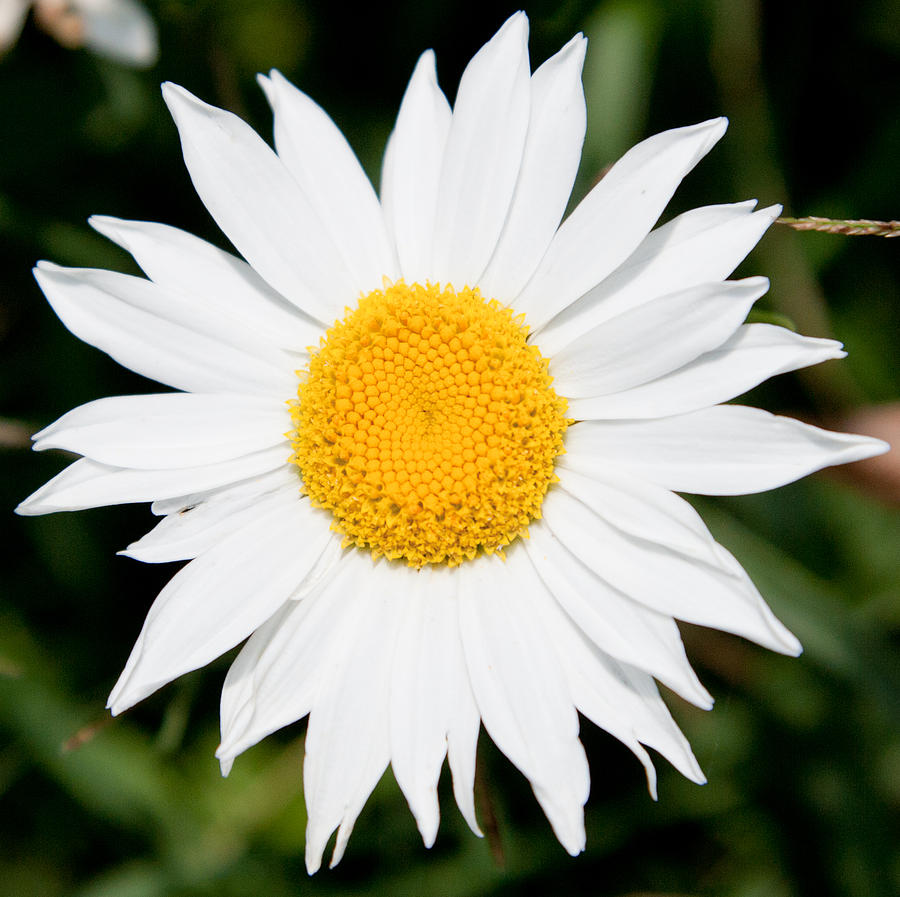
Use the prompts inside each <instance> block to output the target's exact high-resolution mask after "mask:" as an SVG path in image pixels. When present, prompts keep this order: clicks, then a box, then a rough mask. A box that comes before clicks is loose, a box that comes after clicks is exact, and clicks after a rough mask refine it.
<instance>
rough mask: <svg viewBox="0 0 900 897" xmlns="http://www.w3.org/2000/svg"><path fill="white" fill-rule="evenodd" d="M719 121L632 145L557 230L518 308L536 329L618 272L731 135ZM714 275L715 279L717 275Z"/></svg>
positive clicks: (720, 120) (659, 135) (717, 119)
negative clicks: (687, 180) (688, 179)
mask: <svg viewBox="0 0 900 897" xmlns="http://www.w3.org/2000/svg"><path fill="white" fill-rule="evenodd" d="M726 126H727V121H726V120H725V119H724V118H716V119H712V120H711V121H708V122H703V123H701V124H699V125H693V126H691V127H687V128H675V129H673V130H671V131H664V132H663V133H662V134H657V135H655V136H654V137H650V138H648V139H647V140H644V141H643V142H641V143H639V144H638V145H637V146H635V147H633V148H632V149H630V150H629V151H628V152H627V153H626V154H625V155H624V156H622V158H621V159H620V160H619V161H618V162H616V164H615V165H613V167H612V168H611V169H610V170H609V172H607V174H606V175H605V177H604V178H603V180H601V181H600V183H599V184H597V186H596V187H594V189H593V190H591V192H590V193H589V194H588V195H587V196H586V197H585V198H584V199H583V200H582V201H581V203H579V205H578V207H577V208H576V209H575V211H573V212H572V214H571V215H569V217H568V218H567V219H566V220H565V221H564V222H563V223H562V226H561V227H560V229H559V230H558V231H557V232H556V236H555V237H554V238H553V242H552V243H551V244H550V248H549V249H548V250H547V254H546V255H545V256H544V258H543V259H542V261H541V264H540V266H539V267H538V269H537V271H536V272H535V275H534V277H532V278H531V280H530V281H529V282H528V285H527V286H526V287H525V289H524V290H523V291H522V293H521V294H520V295H519V296H518V298H516V299H515V301H514V303H513V306H514V308H515V309H516V311H517V312H525V314H526V317H527V322H528V325H529V327H531V328H532V330H534V329H537V328H539V327H541V325H543V324H546V323H547V321H549V320H550V319H551V318H552V317H553V316H554V315H556V314H558V313H559V312H560V311H562V310H563V309H564V308H566V307H567V306H568V305H570V304H571V303H572V302H574V301H575V300H576V299H578V298H579V297H580V296H583V295H584V294H585V293H586V292H587V291H588V290H590V289H591V288H592V287H594V286H596V285H597V284H598V283H600V281H601V280H603V278H604V277H606V276H607V275H609V274H610V273H611V272H612V271H614V270H615V269H616V268H617V267H618V266H619V265H620V264H621V263H622V262H623V261H624V260H625V259H626V258H628V256H629V255H631V253H632V252H633V251H634V249H635V248H636V247H637V246H638V244H639V243H640V242H641V240H643V239H644V238H645V237H646V236H647V233H648V232H649V230H650V228H651V227H652V226H653V224H654V222H655V221H656V219H657V218H659V216H660V214H661V213H662V210H663V209H664V208H665V207H666V204H667V203H668V202H669V200H670V199H671V198H672V194H673V193H674V192H675V189H676V188H677V187H678V185H679V184H680V183H681V180H682V178H683V177H684V176H685V175H686V174H687V173H688V172H689V171H690V170H691V169H692V168H693V167H694V166H695V165H696V164H697V162H699V161H700V159H702V158H703V157H704V156H705V155H706V154H707V153H708V152H709V150H710V149H712V147H713V146H714V145H715V144H716V142H717V141H718V140H719V138H720V137H721V136H722V135H723V134H724V133H725V128H726ZM710 279H711V278H710Z"/></svg>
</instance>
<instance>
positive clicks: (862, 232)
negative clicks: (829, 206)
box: [775, 215, 900, 237]
mask: <svg viewBox="0 0 900 897" xmlns="http://www.w3.org/2000/svg"><path fill="white" fill-rule="evenodd" d="M775 223H776V224H786V225H787V226H788V227H792V228H793V229H794V230H817V231H821V232H822V233H825V234H843V235H844V236H846V237H900V221H872V220H871V219H869V218H820V217H818V216H816V215H807V216H806V217H805V218H778V219H777V220H776V222H775Z"/></svg>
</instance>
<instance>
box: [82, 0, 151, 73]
mask: <svg viewBox="0 0 900 897" xmlns="http://www.w3.org/2000/svg"><path fill="white" fill-rule="evenodd" d="M73 5H74V6H75V7H76V8H77V11H78V13H79V14H80V17H81V22H82V25H83V28H84V44H85V46H86V47H88V48H89V49H91V50H93V51H94V52H95V53H100V54H102V55H103V56H108V57H109V58H110V59H115V60H117V61H119V62H124V63H126V64H127V65H135V66H138V67H140V68H147V67H149V66H151V65H153V64H154V63H155V62H156V60H157V58H158V57H159V45H158V43H157V37H156V24H155V23H154V21H153V19H152V18H151V16H150V14H149V13H148V12H147V10H146V9H144V7H143V6H142V5H141V4H140V3H138V2H136V0H79V2H78V3H75V4H73Z"/></svg>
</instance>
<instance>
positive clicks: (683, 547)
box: [558, 449, 729, 567]
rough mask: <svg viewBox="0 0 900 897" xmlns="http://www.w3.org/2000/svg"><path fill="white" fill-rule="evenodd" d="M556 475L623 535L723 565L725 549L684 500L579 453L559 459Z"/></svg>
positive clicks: (711, 564)
mask: <svg viewBox="0 0 900 897" xmlns="http://www.w3.org/2000/svg"><path fill="white" fill-rule="evenodd" d="M558 472H559V485H560V488H562V489H564V490H565V491H566V492H568V493H569V495H571V496H572V497H573V498H577V499H578V500H579V501H581V502H583V503H584V504H586V505H587V506H588V507H590V508H591V510H592V511H594V513H596V514H599V515H600V516H601V517H603V518H605V519H606V520H607V521H608V522H609V523H611V524H612V525H613V526H615V527H617V528H618V529H620V530H622V531H623V532H626V533H630V534H631V535H632V536H637V537H638V538H639V539H643V540H645V541H647V542H651V543H653V544H654V545H659V546H664V547H665V548H668V549H671V550H672V551H675V552H677V553H678V554H683V555H684V556H685V557H688V558H693V559H694V560H697V561H699V562H700V563H703V564H708V565H710V566H712V567H722V566H723V557H725V555H723V553H722V547H721V546H720V545H719V544H718V542H716V541H715V539H713V537H712V534H711V533H710V532H709V530H708V529H707V528H706V524H705V523H704V522H703V520H702V518H701V517H700V515H699V514H698V513H697V512H696V511H695V510H694V509H693V508H692V507H691V506H690V505H689V504H688V503H687V502H686V501H685V500H684V499H683V498H681V496H679V495H675V494H674V493H673V492H670V491H669V490H668V489H663V488H661V487H660V486H657V485H655V484H653V483H649V482H646V481H645V480H641V479H638V478H637V477H634V476H633V475H631V474H629V473H628V472H627V471H625V470H623V469H622V468H616V467H614V466H610V465H609V464H608V463H607V462H605V461H604V460H603V459H599V460H598V459H597V458H596V457H595V456H594V455H586V454H585V453H584V452H582V451H579V450H577V449H576V450H575V451H574V452H572V453H568V452H567V453H566V454H565V455H564V456H563V457H562V458H560V463H559V467H558ZM724 563H725V566H729V564H728V562H727V561H725V562H724Z"/></svg>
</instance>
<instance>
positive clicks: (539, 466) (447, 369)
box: [291, 281, 569, 567]
mask: <svg viewBox="0 0 900 897" xmlns="http://www.w3.org/2000/svg"><path fill="white" fill-rule="evenodd" d="M527 335H528V331H527V329H526V328H525V326H524V324H523V321H522V318H521V317H518V318H517V317H514V316H513V313H512V312H511V311H510V310H509V309H507V308H504V307H502V306H501V305H500V304H499V303H498V302H496V301H495V300H490V301H485V300H484V299H483V298H482V296H481V294H480V293H479V292H478V290H477V289H475V290H470V289H464V290H460V291H456V290H454V289H453V288H452V287H449V286H448V287H443V288H441V287H440V286H435V285H432V284H427V285H425V286H422V285H421V284H418V283H413V284H411V285H407V284H405V283H403V282H402V281H401V282H399V283H395V284H392V285H390V286H386V287H385V289H384V290H376V291H374V292H372V293H369V295H367V296H364V297H363V298H362V299H360V301H359V305H358V307H357V308H356V309H354V310H348V313H347V315H346V316H345V317H344V318H343V319H342V320H340V321H338V322H337V323H335V325H334V326H333V327H332V328H331V329H330V330H328V332H327V333H326V334H325V336H324V337H323V338H322V340H321V341H320V344H319V347H318V349H315V350H313V351H312V354H311V357H310V362H309V365H308V368H307V369H306V370H304V371H300V372H299V376H300V386H299V388H298V391H297V399H296V400H295V401H292V402H291V409H292V417H293V423H294V430H293V432H292V433H291V440H292V444H293V450H294V453H293V456H292V461H293V462H294V463H295V464H297V466H298V467H299V468H300V472H301V475H302V478H303V488H304V490H305V492H306V493H307V494H308V495H309V497H310V499H311V501H312V502H313V504H315V505H316V506H317V507H321V508H325V509H327V510H329V511H331V513H332V514H333V515H334V524H333V528H334V529H335V530H337V531H338V532H340V533H342V534H343V535H344V543H345V545H350V544H355V545H357V546H358V547H360V548H365V549H368V550H369V551H371V552H372V553H373V555H375V556H376V557H377V556H380V555H385V556H386V557H388V558H390V559H404V560H405V561H406V562H407V563H408V564H409V565H410V566H413V567H421V566H422V565H424V564H447V565H450V566H455V565H457V564H460V563H462V562H463V561H464V560H466V559H470V558H474V557H475V556H476V555H477V554H478V553H479V552H487V553H492V552H496V551H499V550H501V549H502V548H503V546H505V545H508V544H509V543H510V542H511V541H512V540H513V539H514V538H515V537H516V536H517V535H520V534H522V533H523V531H524V530H525V528H526V527H527V526H528V524H529V523H530V522H531V520H533V519H534V518H536V517H539V516H540V508H541V502H542V501H543V498H544V495H545V493H546V491H547V487H548V486H549V485H550V483H551V482H553V481H554V479H555V477H554V472H553V470H554V462H555V459H556V457H557V456H558V455H560V454H561V453H562V451H563V434H564V433H565V430H566V427H567V425H568V423H569V421H568V420H567V419H566V401H565V399H563V398H561V397H560V396H558V395H557V394H556V392H555V391H554V390H553V388H552V386H551V377H550V375H549V374H548V372H547V361H546V359H544V358H543V357H542V356H541V354H540V352H539V351H538V349H537V348H536V347H535V346H531V345H529V344H528V343H527V342H526V337H527Z"/></svg>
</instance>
